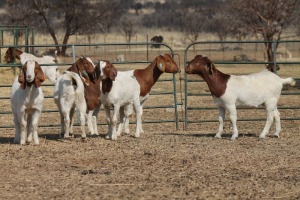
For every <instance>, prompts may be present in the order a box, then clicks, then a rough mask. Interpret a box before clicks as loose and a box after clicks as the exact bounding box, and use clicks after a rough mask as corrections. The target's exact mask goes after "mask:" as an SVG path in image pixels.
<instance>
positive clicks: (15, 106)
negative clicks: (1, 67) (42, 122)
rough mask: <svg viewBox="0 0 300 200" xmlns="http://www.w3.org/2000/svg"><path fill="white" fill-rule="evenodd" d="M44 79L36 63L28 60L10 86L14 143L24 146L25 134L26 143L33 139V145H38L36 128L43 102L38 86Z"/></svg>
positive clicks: (41, 92)
mask: <svg viewBox="0 0 300 200" xmlns="http://www.w3.org/2000/svg"><path fill="white" fill-rule="evenodd" d="M45 79H46V78H45V75H44V73H43V71H42V69H41V67H40V65H39V64H38V63H37V62H36V61H33V60H28V61H27V62H26V63H25V64H24V65H23V67H22V71H21V74H20V76H19V77H16V79H15V81H14V83H13V85H12V89H11V94H10V100H11V109H12V112H13V116H14V124H15V138H14V142H15V143H20V144H22V145H23V144H25V142H26V132H27V134H28V135H27V141H28V142H31V141H32V137H33V142H34V144H36V145H38V144H39V138H38V133H37V127H38V121H39V118H40V115H41V112H42V107H43V100H44V94H43V91H42V89H41V87H40V86H41V84H42V82H44V80H45Z"/></svg>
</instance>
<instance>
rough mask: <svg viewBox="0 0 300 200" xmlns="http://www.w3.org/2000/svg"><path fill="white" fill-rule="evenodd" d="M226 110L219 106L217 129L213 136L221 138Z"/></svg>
mask: <svg viewBox="0 0 300 200" xmlns="http://www.w3.org/2000/svg"><path fill="white" fill-rule="evenodd" d="M225 113H226V110H225V108H223V107H219V130H218V132H217V134H216V135H215V138H221V137H222V133H223V130H224V120H225Z"/></svg>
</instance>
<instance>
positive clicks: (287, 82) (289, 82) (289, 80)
mask: <svg viewBox="0 0 300 200" xmlns="http://www.w3.org/2000/svg"><path fill="white" fill-rule="evenodd" d="M281 80H282V84H283V85H290V86H295V85H296V81H295V79H293V78H282V79H281Z"/></svg>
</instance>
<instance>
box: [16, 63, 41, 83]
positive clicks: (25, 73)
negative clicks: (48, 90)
mask: <svg viewBox="0 0 300 200" xmlns="http://www.w3.org/2000/svg"><path fill="white" fill-rule="evenodd" d="M45 79H46V77H45V74H44V72H43V70H42V68H41V66H40V65H39V64H38V63H37V62H36V61H34V60H28V61H27V62H26V63H25V65H23V66H22V71H21V74H20V75H19V77H18V81H19V83H20V84H21V88H22V89H25V88H26V86H29V87H30V86H31V85H32V84H34V85H35V87H40V86H41V85H42V83H43V82H44V81H45Z"/></svg>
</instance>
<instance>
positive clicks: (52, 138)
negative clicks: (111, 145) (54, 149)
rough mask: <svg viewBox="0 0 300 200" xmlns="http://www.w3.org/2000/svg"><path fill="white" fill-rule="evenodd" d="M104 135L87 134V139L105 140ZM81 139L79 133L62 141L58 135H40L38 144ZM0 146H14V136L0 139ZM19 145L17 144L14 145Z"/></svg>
mask: <svg viewBox="0 0 300 200" xmlns="http://www.w3.org/2000/svg"><path fill="white" fill-rule="evenodd" d="M105 136H106V134H99V135H90V134H87V139H89V138H105ZM78 138H81V135H80V134H79V133H75V134H73V135H72V137H71V138H70V139H64V138H62V137H61V135H60V134H59V133H57V134H53V133H41V134H39V140H40V143H41V141H43V140H50V141H57V142H61V141H66V140H73V139H78ZM0 144H16V143H14V135H13V136H7V137H0ZM16 145H19V144H16Z"/></svg>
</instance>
